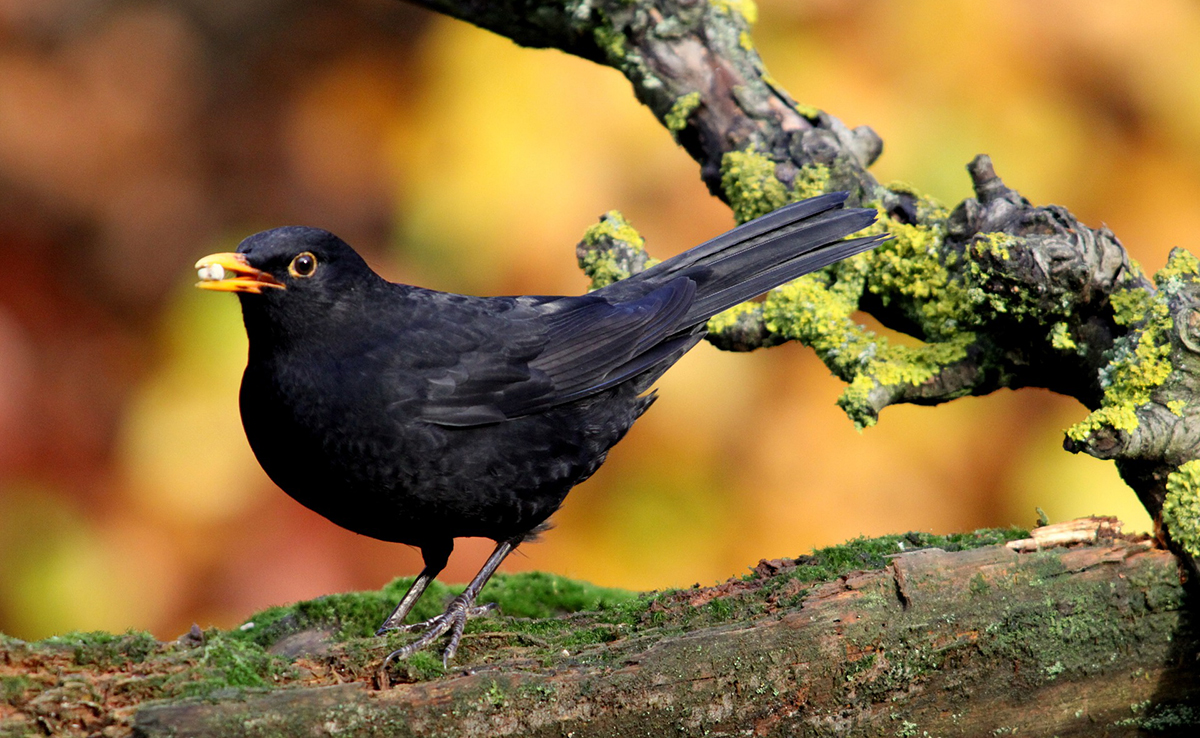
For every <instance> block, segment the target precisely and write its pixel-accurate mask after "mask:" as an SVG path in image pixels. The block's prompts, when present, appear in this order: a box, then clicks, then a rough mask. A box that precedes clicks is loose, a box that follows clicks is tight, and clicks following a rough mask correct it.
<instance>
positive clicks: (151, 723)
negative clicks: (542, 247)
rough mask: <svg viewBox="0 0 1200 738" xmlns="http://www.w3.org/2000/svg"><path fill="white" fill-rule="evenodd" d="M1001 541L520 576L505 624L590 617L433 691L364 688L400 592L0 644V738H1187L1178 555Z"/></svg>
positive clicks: (409, 683)
mask: <svg viewBox="0 0 1200 738" xmlns="http://www.w3.org/2000/svg"><path fill="white" fill-rule="evenodd" d="M1018 535H1019V534H1018ZM1012 537H1013V534H1012V533H1011V532H996V531H985V532H980V533H978V534H972V535H964V536H951V537H945V538H938V537H933V536H928V535H924V534H907V535H904V536H889V537H885V538H882V539H874V540H870V541H859V542H854V543H852V544H847V545H846V546H840V547H834V548H831V549H824V550H822V551H818V552H815V553H814V554H813V555H811V556H807V557H801V558H800V559H784V560H776V561H769V562H768V561H764V562H761V563H760V564H759V565H758V567H756V568H755V570H754V571H753V572H752V573H751V574H750V575H748V576H746V577H743V578H740V579H733V580H730V581H728V582H725V583H724V584H721V585H718V586H716V587H710V588H701V587H694V588H692V589H686V590H676V591H670V592H662V593H652V594H649V595H641V596H634V595H629V596H626V597H624V598H622V597H618V596H613V594H612V593H611V591H600V594H599V595H598V596H597V595H596V593H595V592H589V590H588V589H587V587H586V586H583V585H579V584H577V583H572V582H569V581H568V580H559V579H554V578H548V577H546V576H545V575H514V576H512V577H509V578H507V580H505V579H502V580H501V586H502V587H509V588H510V590H511V591H510V592H508V593H505V592H503V591H500V590H497V591H495V592H493V595H492V596H494V597H495V598H496V599H499V600H500V601H501V607H502V609H507V608H506V605H505V604H504V603H505V602H506V601H507V602H512V603H513V605H511V607H513V608H519V601H518V600H515V599H512V598H513V597H514V596H515V595H516V590H518V589H523V588H524V585H525V584H528V583H531V582H532V583H534V584H535V585H536V584H537V583H542V584H546V583H549V584H550V588H551V589H553V590H556V591H558V592H561V593H562V594H563V599H562V600H561V601H560V603H559V606H560V607H562V608H567V609H569V608H570V607H572V605H570V604H569V602H570V601H580V597H581V596H583V597H584V598H592V600H593V601H595V602H599V603H600V605H599V607H598V608H595V609H591V610H585V611H580V612H576V613H573V614H568V615H561V616H558V617H532V618H516V617H510V616H503V617H496V618H480V619H478V620H475V621H473V622H472V623H471V625H470V626H469V627H468V631H467V636H466V638H465V639H464V642H463V649H462V651H460V656H459V661H458V662H457V663H455V664H453V665H452V668H451V670H450V671H446V672H443V671H442V668H441V665H440V663H438V662H437V661H436V659H435V658H433V657H431V656H429V655H428V654H418V655H417V657H414V658H413V659H411V660H409V661H408V662H403V663H399V664H395V665H393V666H392V667H391V668H390V669H389V671H388V672H387V673H384V672H382V671H381V670H380V667H381V664H382V661H383V657H384V655H385V654H387V653H388V651H389V650H391V648H393V647H395V645H396V643H397V640H396V639H397V638H401V639H402V638H403V637H404V636H392V637H390V638H388V639H378V638H374V637H373V636H370V635H368V634H366V633H364V627H366V628H368V629H369V626H364V624H365V623H367V622H372V621H375V620H377V619H378V618H382V617H383V615H384V614H386V611H387V607H388V599H389V598H390V597H392V596H394V591H392V590H393V589H394V588H389V591H387V592H384V593H364V594H361V595H338V596H334V597H331V598H323V599H321V600H317V601H312V602H307V603H300V604H298V605H295V606H292V607H290V608H276V609H274V610H272V611H268V612H267V613H260V614H259V615H258V616H256V617H255V618H254V620H253V622H254V626H253V627H248V626H243V627H242V628H239V629H235V630H233V631H228V632H222V631H216V630H212V631H207V632H202V631H200V630H199V629H198V628H197V629H194V630H193V631H192V633H190V634H188V635H185V636H184V637H182V638H180V639H179V640H178V641H174V642H171V643H157V642H155V641H153V639H150V638H148V637H147V636H145V635H138V634H127V635H125V636H111V635H106V634H76V635H74V636H67V637H62V638H57V639H51V640H49V641H44V642H42V643H39V644H27V643H22V642H19V641H13V640H11V639H7V640H6V639H3V638H0V681H2V684H3V695H2V697H3V699H0V736H5V737H7V736H25V735H31V734H49V735H78V736H92V735H103V736H107V737H113V736H124V735H130V734H133V735H137V736H145V737H147V738H149V737H151V736H220V737H221V738H226V737H230V736H263V737H265V736H489V738H491V737H493V736H505V735H534V736H540V735H545V736H550V735H554V736H559V735H574V736H580V737H582V736H617V735H681V736H692V735H694V736H702V735H708V736H719V735H761V736H827V735H828V736H831V735H838V736H860V735H862V736H885V735H886V736H921V735H938V736H952V735H1024V736H1052V735H1057V736H1070V735H1079V736H1084V735H1086V736H1097V735H1137V734H1143V733H1142V731H1146V730H1150V731H1153V734H1156V735H1196V734H1198V733H1197V732H1196V731H1200V673H1198V671H1200V668H1198V667H1200V662H1198V660H1197V657H1198V654H1200V629H1197V627H1196V619H1195V614H1194V612H1189V609H1188V595H1187V594H1186V593H1185V590H1184V588H1183V587H1182V586H1181V585H1180V583H1179V568H1178V561H1177V559H1175V557H1173V556H1172V555H1171V554H1170V553H1168V552H1166V551H1163V550H1161V549H1158V548H1155V547H1154V546H1153V544H1152V542H1151V541H1150V540H1148V539H1146V538H1144V537H1143V538H1129V537H1123V536H1121V535H1119V533H1117V532H1116V531H1115V529H1114V528H1113V527H1112V526H1111V525H1110V522H1109V521H1106V520H1104V519H1088V520H1087V521H1083V522H1075V523H1072V524H1067V525H1062V526H1048V527H1045V528H1041V529H1038V530H1037V531H1035V538H1033V539H1026V540H1016V541H1010V542H1009V543H1007V544H1004V543H999V544H997V543H995V541H997V540H1003V539H1006V538H1012ZM1080 541H1083V542H1080ZM1058 543H1065V544H1067V545H1054V544H1058ZM931 544H934V545H936V546H937V547H930V546H931ZM980 544H986V545H983V546H982V547H978V548H972V547H973V546H979V545H980ZM914 546H925V548H920V549H919V550H911V548H912V547H914ZM1044 546H1054V547H1051V548H1044ZM905 549H910V550H905ZM953 549H960V550H953ZM893 552H895V553H894V554H893ZM863 567H871V568H863ZM397 586H401V585H397ZM443 594H444V593H443ZM485 595H486V591H485ZM506 597H507V598H508V599H507V600H506V599H505V598H506ZM538 599H539V600H541V601H543V602H546V601H550V599H551V598H548V597H546V596H544V594H539V596H538ZM436 605H437V603H436V602H434V603H433V604H432V606H434V607H436ZM1193 609H1194V608H1193ZM254 631H258V633H257V634H255V633H254ZM185 695H192V696H185Z"/></svg>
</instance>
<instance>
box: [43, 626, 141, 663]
mask: <svg viewBox="0 0 1200 738" xmlns="http://www.w3.org/2000/svg"><path fill="white" fill-rule="evenodd" d="M42 643H44V644H47V645H51V646H67V647H69V648H71V649H72V650H73V651H74V655H75V663H76V664H78V665H80V666H86V665H96V666H101V667H105V668H109V667H113V666H120V665H122V664H129V663H134V664H137V663H141V662H143V661H145V660H146V658H147V657H148V656H150V655H151V654H153V653H154V652H155V651H156V650H157V649H158V641H157V640H155V639H154V636H152V635H150V634H149V633H147V632H145V631H136V630H128V631H126V632H125V633H123V634H120V635H118V634H113V633H106V632H104V631H90V632H79V631H75V632H72V633H66V634H63V635H59V636H52V637H50V638H47V639H46V640H44V641H42Z"/></svg>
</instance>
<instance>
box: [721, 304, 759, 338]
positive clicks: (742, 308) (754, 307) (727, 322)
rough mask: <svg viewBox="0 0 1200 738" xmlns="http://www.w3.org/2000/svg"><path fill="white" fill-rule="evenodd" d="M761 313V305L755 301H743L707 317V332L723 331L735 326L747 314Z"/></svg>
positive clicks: (747, 315)
mask: <svg viewBox="0 0 1200 738" xmlns="http://www.w3.org/2000/svg"><path fill="white" fill-rule="evenodd" d="M756 315H757V316H760V317H761V315H762V305H761V304H760V303H757V302H743V303H742V304H740V305H734V306H733V307H731V308H729V309H728V310H725V311H724V312H720V313H717V314H716V315H714V316H712V317H711V318H709V319H708V332H709V333H724V332H725V331H727V330H730V329H732V328H733V327H735V326H737V325H738V324H739V323H740V322H741V321H742V320H745V319H746V318H747V317H749V316H756Z"/></svg>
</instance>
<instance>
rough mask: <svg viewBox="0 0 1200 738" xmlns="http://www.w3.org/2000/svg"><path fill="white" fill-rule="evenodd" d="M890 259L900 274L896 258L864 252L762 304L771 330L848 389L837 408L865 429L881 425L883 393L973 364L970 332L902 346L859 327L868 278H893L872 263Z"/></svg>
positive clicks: (793, 284) (773, 294)
mask: <svg viewBox="0 0 1200 738" xmlns="http://www.w3.org/2000/svg"><path fill="white" fill-rule="evenodd" d="M876 250H878V249H876ZM889 261H893V262H894V263H895V269H896V271H900V270H903V269H904V268H905V267H903V266H902V265H901V264H900V260H899V259H893V255H891V254H884V255H882V256H881V255H878V254H873V253H867V254H861V255H859V256H856V257H853V258H851V259H847V260H846V261H843V262H840V263H839V264H836V265H834V266H833V267H831V268H829V269H825V270H822V271H821V272H819V273H814V274H809V275H805V276H804V277H801V278H800V279H797V280H795V281H793V282H791V283H789V284H787V285H784V286H783V287H780V288H779V289H777V290H774V291H773V292H771V293H770V294H769V295H767V299H766V301H765V302H764V303H763V318H764V322H765V324H766V326H767V328H768V330H770V331H772V332H774V333H776V334H779V335H780V336H782V337H784V338H789V339H794V340H798V341H800V342H802V343H804V344H805V345H807V346H810V347H812V348H813V350H815V351H816V352H817V355H818V356H819V357H820V358H821V360H822V361H823V362H824V363H825V365H826V366H828V367H830V369H831V370H833V372H834V373H835V374H836V375H837V376H839V377H840V378H842V379H843V380H844V381H846V382H848V383H849V386H848V387H847V388H846V390H845V392H843V393H842V396H841V398H840V399H839V400H838V404H839V405H840V406H841V407H842V409H843V410H844V411H845V412H846V414H847V415H848V416H849V417H850V419H851V420H852V421H853V422H854V424H855V426H856V427H858V428H865V427H868V426H871V425H874V424H875V422H876V420H877V414H878V410H877V408H878V407H880V406H882V405H885V404H887V403H886V402H881V401H879V400H880V398H878V397H876V393H878V392H883V393H885V394H886V393H888V392H890V391H892V390H894V389H895V388H899V387H902V386H905V385H908V386H920V385H922V384H924V383H925V382H928V381H930V380H931V379H933V378H934V377H935V376H936V375H937V374H938V373H939V372H940V371H941V370H942V369H943V368H944V367H946V366H948V365H950V364H952V363H954V362H957V361H961V360H962V359H964V358H966V356H967V349H968V347H969V346H970V345H971V343H972V342H973V341H974V335H973V334H971V333H965V332H964V333H959V334H955V335H952V336H951V337H950V338H949V339H948V340H945V341H941V342H931V343H924V344H921V345H918V346H903V345H899V344H895V343H892V342H889V341H888V340H887V338H886V337H884V336H880V335H878V334H876V333H875V332H873V331H870V330H867V329H866V328H864V327H863V326H862V325H859V324H858V323H856V322H855V321H854V320H853V319H852V317H851V316H852V315H853V313H854V311H855V310H857V309H858V298H859V296H860V295H861V294H862V290H863V288H864V285H865V283H866V280H867V274H868V273H870V274H871V275H872V278H873V279H886V277H885V276H883V273H884V272H886V268H885V269H878V268H872V267H871V266H870V265H871V264H872V263H876V264H878V263H888V262H889Z"/></svg>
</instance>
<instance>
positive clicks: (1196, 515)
mask: <svg viewBox="0 0 1200 738" xmlns="http://www.w3.org/2000/svg"><path fill="white" fill-rule="evenodd" d="M1162 519H1163V523H1164V524H1165V525H1166V526H1167V530H1168V531H1169V532H1170V533H1171V538H1172V539H1173V540H1174V541H1175V542H1176V543H1178V544H1179V545H1180V546H1182V547H1183V549H1184V550H1185V551H1187V552H1188V553H1189V554H1191V555H1192V556H1194V557H1196V558H1200V460H1194V461H1189V462H1187V463H1185V464H1182V465H1181V466H1180V467H1179V468H1178V469H1176V470H1175V471H1174V472H1172V473H1171V475H1170V476H1168V477H1167V496H1166V499H1165V500H1163V508H1162Z"/></svg>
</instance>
